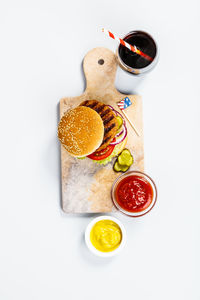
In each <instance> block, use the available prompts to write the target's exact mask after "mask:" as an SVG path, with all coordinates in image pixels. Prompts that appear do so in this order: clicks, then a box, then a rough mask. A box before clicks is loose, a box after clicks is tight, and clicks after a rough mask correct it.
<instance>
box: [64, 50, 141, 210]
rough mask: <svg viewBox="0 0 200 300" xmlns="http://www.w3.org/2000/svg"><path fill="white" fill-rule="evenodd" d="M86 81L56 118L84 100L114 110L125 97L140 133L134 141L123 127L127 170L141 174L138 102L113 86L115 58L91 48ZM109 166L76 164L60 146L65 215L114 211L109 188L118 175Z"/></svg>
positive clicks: (85, 63)
mask: <svg viewBox="0 0 200 300" xmlns="http://www.w3.org/2000/svg"><path fill="white" fill-rule="evenodd" d="M83 69H84V73H85V77H86V90H85V92H84V93H83V94H82V95H81V96H78V97H73V98H72V97H68V98H63V99H61V100H60V117H62V116H63V114H64V113H65V112H66V111H67V110H69V109H72V108H74V107H76V106H78V105H79V104H80V103H81V102H82V101H84V100H92V99H93V100H99V101H102V102H104V103H105V104H110V105H112V106H113V107H114V108H115V109H116V110H118V107H117V104H116V103H117V102H118V101H120V100H121V99H123V98H124V97H126V96H128V97H129V98H130V99H131V101H132V105H131V106H129V107H128V108H127V109H126V113H127V114H128V116H129V117H130V118H131V120H132V121H133V123H134V124H135V126H136V128H137V130H138V131H139V133H140V137H138V136H137V135H136V134H135V132H134V130H133V129H132V127H131V126H130V125H129V123H128V122H126V124H127V129H128V142H127V145H126V147H127V148H128V149H129V150H130V151H131V153H132V155H133V157H134V164H133V165H132V166H131V168H130V170H139V171H143V169H144V151H143V124H142V100H141V97H140V96H138V95H125V94H121V93H120V92H119V91H117V90H116V88H115V86H114V82H115V75H116V69H117V61H116V56H115V54H114V53H113V52H112V51H110V50H108V49H106V48H95V49H92V50H91V51H89V52H88V53H87V55H86V56H85V58H84V61H83ZM113 162H114V160H113V161H112V163H109V164H108V165H106V166H100V165H98V164H96V163H94V162H93V161H92V160H90V159H89V158H86V159H83V160H80V159H77V158H73V157H71V156H70V155H69V154H68V153H67V151H66V150H65V149H64V148H63V147H62V146H61V165H62V207H63V210H64V212H66V213H97V212H111V211H115V208H114V206H113V204H112V200H111V186H112V183H113V181H114V180H115V178H116V177H118V176H119V175H120V174H121V173H115V172H114V171H113Z"/></svg>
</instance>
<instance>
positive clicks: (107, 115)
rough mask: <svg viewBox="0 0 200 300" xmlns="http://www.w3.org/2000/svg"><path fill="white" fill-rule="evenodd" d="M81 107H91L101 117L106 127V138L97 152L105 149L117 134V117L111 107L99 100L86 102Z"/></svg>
mask: <svg viewBox="0 0 200 300" xmlns="http://www.w3.org/2000/svg"><path fill="white" fill-rule="evenodd" d="M80 106H86V107H90V108H92V109H94V110H95V111H96V112H97V113H98V114H99V115H100V116H101V118H102V120H103V125H104V138H103V142H102V144H101V146H100V147H99V148H98V149H97V150H96V151H100V150H102V149H105V148H106V147H107V146H108V145H109V144H110V143H111V142H112V140H113V139H114V137H115V135H116V133H117V129H118V122H117V118H116V115H115V114H114V112H113V111H112V109H111V108H110V107H109V106H107V105H106V104H104V103H102V102H99V101H97V100H86V101H84V102H82V103H81V104H80Z"/></svg>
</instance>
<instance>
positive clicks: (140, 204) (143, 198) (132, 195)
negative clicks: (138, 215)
mask: <svg viewBox="0 0 200 300" xmlns="http://www.w3.org/2000/svg"><path fill="white" fill-rule="evenodd" d="M115 197H116V201H117V203H118V204H119V205H120V207H121V208H123V209H124V210H126V211H129V212H141V211H143V210H145V209H146V208H147V207H149V205H150V204H151V202H152V200H153V189H152V186H151V184H150V183H149V182H148V181H147V180H146V179H145V178H144V177H142V176H138V175H130V176H127V177H125V178H124V179H122V180H121V181H120V182H119V183H118V185H117V187H116V191H115Z"/></svg>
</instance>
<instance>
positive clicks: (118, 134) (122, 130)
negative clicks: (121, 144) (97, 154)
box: [115, 124, 124, 137]
mask: <svg viewBox="0 0 200 300" xmlns="http://www.w3.org/2000/svg"><path fill="white" fill-rule="evenodd" d="M123 132H124V125H123V124H122V129H121V130H120V132H119V133H117V134H116V136H115V137H118V136H120V135H121V134H122V133H123Z"/></svg>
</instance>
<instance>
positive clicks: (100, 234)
mask: <svg viewBox="0 0 200 300" xmlns="http://www.w3.org/2000/svg"><path fill="white" fill-rule="evenodd" d="M90 240H91V243H92V245H93V246H94V247H95V248H96V249H97V250H99V251H101V252H111V251H113V250H115V249H116V248H117V247H119V245H120V243H121V240H122V232H121V229H120V227H119V225H117V224H116V223H115V222H113V221H111V220H101V221H98V222H97V223H96V224H95V225H94V226H93V227H92V229H91V232H90Z"/></svg>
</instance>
